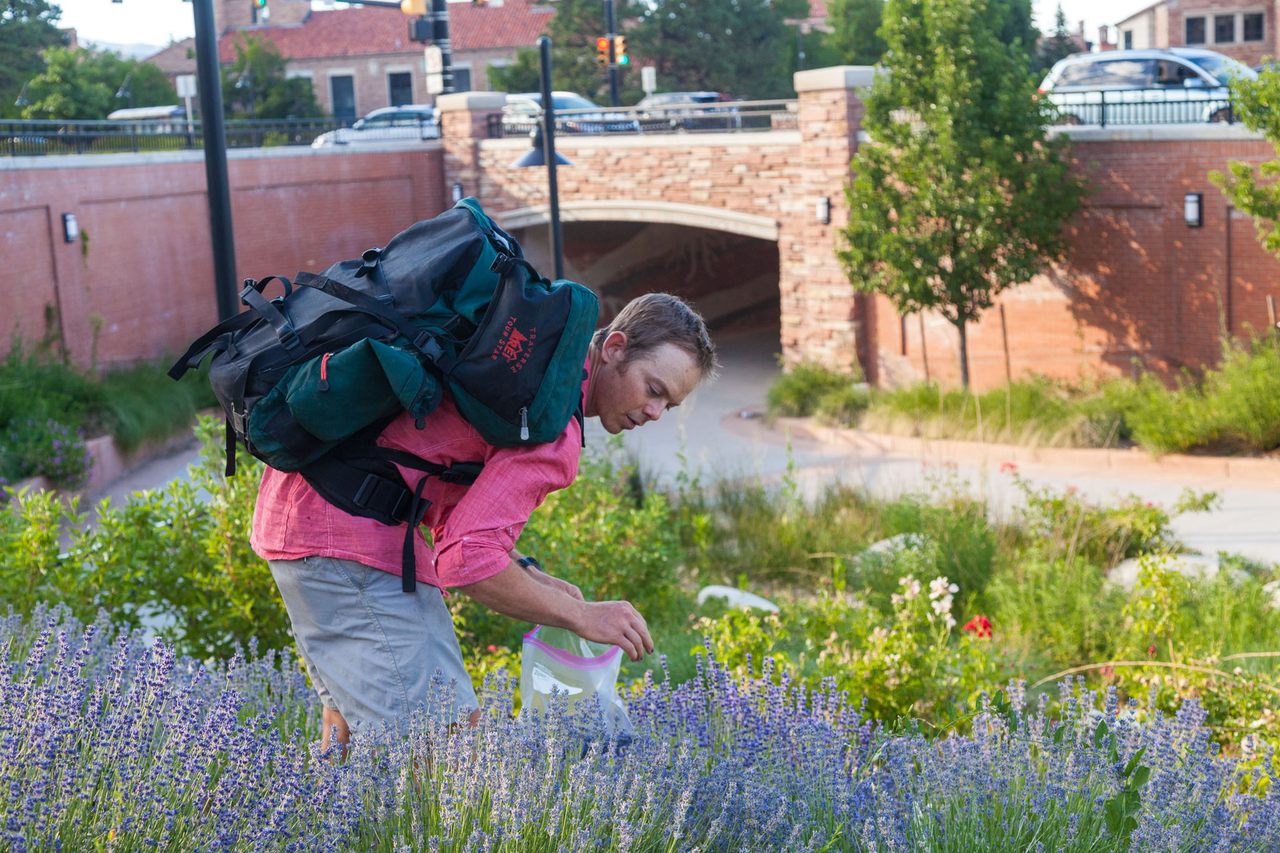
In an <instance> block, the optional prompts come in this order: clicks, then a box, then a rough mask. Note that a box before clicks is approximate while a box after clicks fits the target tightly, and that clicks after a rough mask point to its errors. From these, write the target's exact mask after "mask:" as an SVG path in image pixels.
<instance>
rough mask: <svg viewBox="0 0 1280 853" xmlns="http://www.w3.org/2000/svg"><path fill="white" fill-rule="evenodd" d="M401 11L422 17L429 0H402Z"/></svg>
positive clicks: (425, 12)
mask: <svg viewBox="0 0 1280 853" xmlns="http://www.w3.org/2000/svg"><path fill="white" fill-rule="evenodd" d="M263 2H264V4H265V0H263ZM400 11H401V12H404V13H405V14H406V15H412V16H413V17H415V18H420V17H422V16H423V15H425V14H427V0H400Z"/></svg>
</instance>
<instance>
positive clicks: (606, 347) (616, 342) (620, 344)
mask: <svg viewBox="0 0 1280 853" xmlns="http://www.w3.org/2000/svg"><path fill="white" fill-rule="evenodd" d="M626 355H627V333H626V332H622V331H618V330H614V331H612V332H610V333H609V334H608V335H607V336H606V337H605V339H604V343H603V344H601V345H600V358H601V360H602V361H604V362H605V363H606V364H608V363H615V364H616V363H621V362H622V361H623V359H624V358H626Z"/></svg>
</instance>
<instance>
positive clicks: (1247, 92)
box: [1209, 69, 1280, 257]
mask: <svg viewBox="0 0 1280 853" xmlns="http://www.w3.org/2000/svg"><path fill="white" fill-rule="evenodd" d="M1231 101H1232V107H1233V108H1234V110H1235V114H1236V116H1237V117H1238V118H1239V119H1240V121H1241V122H1243V123H1244V125H1245V127H1248V128H1249V129H1250V130H1255V131H1260V132H1261V133H1262V135H1263V136H1265V137H1266V139H1267V141H1268V142H1270V143H1271V144H1272V145H1273V146H1275V149H1276V153H1277V154H1280V71H1277V70H1274V69H1273V70H1270V71H1264V72H1263V73H1261V74H1259V75H1258V79H1257V80H1245V79H1236V80H1233V81H1232V82H1231ZM1228 170H1229V171H1228V173H1227V174H1223V173H1222V172H1211V173H1210V175H1209V177H1210V179H1211V180H1212V181H1213V182H1214V183H1215V184H1217V185H1218V187H1219V188H1220V189H1221V190H1222V192H1223V194H1224V195H1226V197H1227V199H1228V200H1229V201H1230V202H1231V203H1232V204H1233V205H1235V206H1236V208H1238V209H1239V210H1242V211H1244V212H1245V213H1247V214H1249V215H1250V216H1252V217H1253V223H1254V227H1256V228H1257V230H1258V240H1259V241H1260V242H1261V243H1262V245H1263V248H1265V249H1266V250H1267V251H1268V252H1270V253H1272V254H1273V255H1276V256H1277V257H1280V182H1277V181H1276V178H1278V177H1280V159H1276V160H1271V161H1269V162H1266V163H1261V164H1254V163H1245V162H1241V161H1239V160H1232V161H1231V162H1230V163H1229V164H1228Z"/></svg>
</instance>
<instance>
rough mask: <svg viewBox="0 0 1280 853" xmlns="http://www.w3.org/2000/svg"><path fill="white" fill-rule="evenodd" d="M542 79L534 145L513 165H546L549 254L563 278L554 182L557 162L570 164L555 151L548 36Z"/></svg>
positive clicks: (543, 43)
mask: <svg viewBox="0 0 1280 853" xmlns="http://www.w3.org/2000/svg"><path fill="white" fill-rule="evenodd" d="M538 53H539V64H540V65H541V69H540V70H541V77H542V80H541V83H542V124H541V126H540V127H538V129H537V130H535V131H534V134H533V148H532V150H530V151H528V152H527V153H525V154H524V155H523V156H522V157H521V158H520V159H519V160H517V161H516V162H515V163H514V164H513V165H514V166H516V167H525V166H541V165H543V164H544V163H545V164H546V166H547V195H548V199H549V201H550V205H549V206H550V211H549V212H550V218H551V223H550V225H551V256H552V260H553V264H554V268H555V277H556V278H564V240H563V238H562V237H561V234H560V192H559V188H558V187H557V185H556V166H569V165H572V164H571V163H570V162H569V161H568V160H566V159H565V158H564V157H561V156H560V155H559V154H557V153H556V107H555V102H554V101H552V100H551V39H550V38H549V37H547V36H542V37H541V38H539V39H538Z"/></svg>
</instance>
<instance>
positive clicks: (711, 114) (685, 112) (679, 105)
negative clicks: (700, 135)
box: [636, 92, 742, 132]
mask: <svg viewBox="0 0 1280 853" xmlns="http://www.w3.org/2000/svg"><path fill="white" fill-rule="evenodd" d="M724 100H725V99H724V96H723V95H721V94H720V93H719V92H659V93H657V94H653V95H648V96H646V97H644V98H642V99H641V100H640V103H638V104H636V113H637V117H638V118H639V120H640V124H641V126H642V127H643V128H644V129H645V130H646V131H649V132H654V131H660V130H734V129H736V128H738V127H740V126H741V125H742V117H741V116H740V115H739V114H738V108H737V107H735V106H731V105H727V104H725V103H724Z"/></svg>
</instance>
